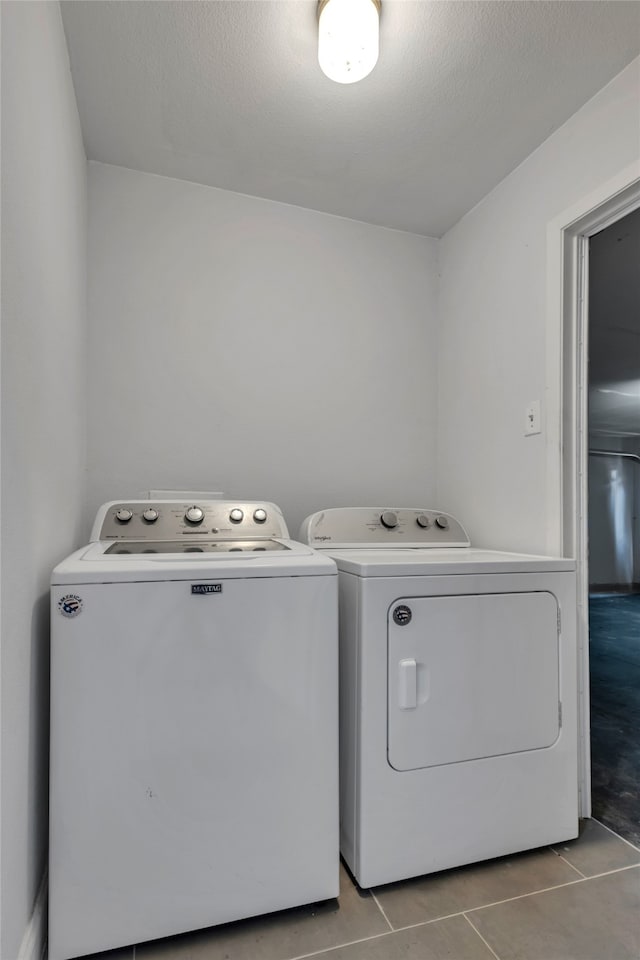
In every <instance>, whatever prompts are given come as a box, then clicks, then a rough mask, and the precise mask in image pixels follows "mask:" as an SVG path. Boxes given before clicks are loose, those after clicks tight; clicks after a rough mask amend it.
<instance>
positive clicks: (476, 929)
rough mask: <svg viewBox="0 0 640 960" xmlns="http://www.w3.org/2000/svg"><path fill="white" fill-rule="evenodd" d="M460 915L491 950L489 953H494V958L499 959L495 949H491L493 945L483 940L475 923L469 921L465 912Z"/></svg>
mask: <svg viewBox="0 0 640 960" xmlns="http://www.w3.org/2000/svg"><path fill="white" fill-rule="evenodd" d="M462 916H463V917H464V918H465V920H466V921H467V923H468V924H469V926H470V927H471V929H472V930H473V931H474V932H475V933H477V934H478V936H479V937H480V939H481V940H482V942H483V943H484V945H485V947H486V948H487V949H488V950H490V951H491V953H492V954H493V955H494V957H495V958H496V960H500V957H499V956H498V954H497V953H496V952H495V950H494V949H493V947H492V946H491V944H490V943H488V942H487V941H486V940H485V938H484V937H483V936H482V934H481V933H480V931H479V930H478V928H477V927H476V926H475V924H473V923H472V922H471V920H470V919H469V917H468V916H467V915H466V913H463V914H462Z"/></svg>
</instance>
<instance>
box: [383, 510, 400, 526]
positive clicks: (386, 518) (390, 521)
mask: <svg viewBox="0 0 640 960" xmlns="http://www.w3.org/2000/svg"><path fill="white" fill-rule="evenodd" d="M380 523H381V524H382V526H383V527H386V528H387V530H393V528H394V527H397V526H398V518H397V516H396V515H395V513H394V512H393V511H392V510H385V512H384V513H382V514H380Z"/></svg>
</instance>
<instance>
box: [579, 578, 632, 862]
mask: <svg viewBox="0 0 640 960" xmlns="http://www.w3.org/2000/svg"><path fill="white" fill-rule="evenodd" d="M589 634H590V638H589V651H590V672H591V784H592V803H593V816H594V817H595V818H596V819H597V820H601V821H602V823H604V824H606V826H608V827H610V828H611V829H612V830H615V832H616V833H619V834H620V836H622V837H625V838H626V839H627V840H630V841H631V843H634V844H636V846H639V845H640V594H632V595H627V596H597V595H596V596H591V597H590V598H589Z"/></svg>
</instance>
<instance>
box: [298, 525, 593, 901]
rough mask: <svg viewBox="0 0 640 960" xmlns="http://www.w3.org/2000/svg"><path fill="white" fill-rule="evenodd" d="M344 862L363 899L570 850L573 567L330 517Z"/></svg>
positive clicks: (445, 535) (441, 532)
mask: <svg viewBox="0 0 640 960" xmlns="http://www.w3.org/2000/svg"><path fill="white" fill-rule="evenodd" d="M300 539H301V540H303V541H304V542H305V543H309V544H311V545H313V546H314V547H315V548H316V549H319V550H322V551H323V552H324V553H325V554H326V555H329V556H331V557H332V558H333V559H334V560H335V561H336V563H337V565H338V570H339V619H340V785H341V786H340V800H341V851H342V854H343V856H344V858H345V860H346V861H347V863H348V865H349V867H350V869H351V871H352V873H353V875H354V876H355V878H356V880H357V881H358V883H360V885H361V886H363V887H370V886H375V885H377V884H383V883H389V882H391V881H395V880H401V879H405V878H408V877H412V876H418V875H420V874H425V873H431V872H433V871H437V870H443V869H446V868H449V867H455V866H459V865H461V864H466V863H472V862H474V861H479V860H485V859H489V858H492V857H498V856H501V855H505V854H510V853H514V852H515V851H518V850H526V849H529V848H533V847H538V846H542V845H543V844H551V843H555V842H559V841H562V840H567V839H569V838H572V837H576V836H577V834H578V787H577V783H578V774H577V742H576V739H577V724H576V701H577V682H576V649H575V644H576V626H575V620H576V600H575V565H574V563H573V561H571V560H566V559H559V558H549V557H537V556H525V555H520V554H512V553H500V552H497V551H491V550H478V549H474V548H472V547H471V545H470V542H469V539H468V537H467V534H466V533H465V531H464V529H463V527H462V526H461V524H460V523H459V522H458V521H457V520H455V519H454V518H453V517H452V516H450V515H447V514H441V513H438V512H437V511H433V510H422V509H394V510H390V509H377V508H371V509H370V508H361V507H355V508H338V509H328V510H324V511H321V512H319V513H315V514H313V515H312V516H310V517H308V518H307V519H306V520H305V521H304V523H303V525H302V529H301V532H300Z"/></svg>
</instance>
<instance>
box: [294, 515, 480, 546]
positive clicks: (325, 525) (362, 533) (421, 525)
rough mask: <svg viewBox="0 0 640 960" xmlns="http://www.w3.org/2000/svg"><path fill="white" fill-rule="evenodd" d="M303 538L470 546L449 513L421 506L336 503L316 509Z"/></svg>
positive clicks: (321, 542)
mask: <svg viewBox="0 0 640 960" xmlns="http://www.w3.org/2000/svg"><path fill="white" fill-rule="evenodd" d="M299 539H300V540H301V541H302V542H303V543H308V544H309V545H310V546H312V547H323V546H324V547H335V546H341V547H344V546H353V547H362V546H367V547H468V546H470V542H469V537H468V535H467V532H466V530H465V529H464V527H463V526H462V524H461V523H460V522H459V521H458V520H456V518H455V517H452V516H451V514H449V513H442V512H441V511H440V510H426V509H422V508H418V507H401V508H398V507H394V508H389V507H333V508H331V509H328V510H320V511H319V512H318V513H313V514H312V515H311V516H310V517H307V519H306V520H305V521H304V523H303V524H302V527H301V528H300V535H299Z"/></svg>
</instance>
